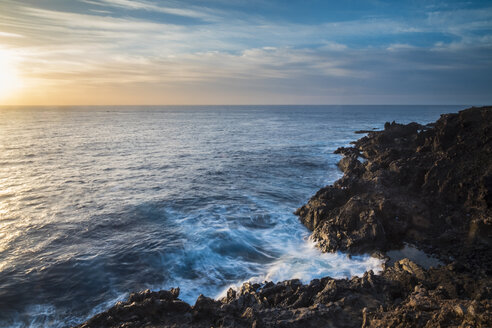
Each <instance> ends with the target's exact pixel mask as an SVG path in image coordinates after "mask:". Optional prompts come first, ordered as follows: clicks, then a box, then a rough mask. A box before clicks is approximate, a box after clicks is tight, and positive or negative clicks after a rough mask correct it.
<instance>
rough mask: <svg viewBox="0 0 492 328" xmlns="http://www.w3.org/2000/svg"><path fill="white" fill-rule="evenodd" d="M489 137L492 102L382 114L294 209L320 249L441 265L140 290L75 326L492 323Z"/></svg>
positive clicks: (491, 164)
mask: <svg viewBox="0 0 492 328" xmlns="http://www.w3.org/2000/svg"><path fill="white" fill-rule="evenodd" d="M491 140H492V108H489V107H483V108H470V109H467V110H464V111H461V112H459V113H458V114H447V115H442V116H441V118H440V119H439V120H438V121H437V122H436V123H434V124H429V125H427V126H422V125H419V124H417V123H411V124H408V125H401V124H397V123H395V122H393V123H386V124H385V129H384V131H376V132H369V134H368V135H367V136H366V137H363V138H362V139H360V140H358V141H357V142H355V143H353V144H354V146H353V147H350V148H339V149H338V150H337V153H339V154H342V155H343V156H344V157H343V158H342V160H341V161H340V163H339V167H340V169H341V170H342V171H343V172H344V176H343V178H341V179H340V180H338V181H337V182H335V184H334V185H333V186H328V187H325V188H322V189H321V190H319V191H318V192H317V193H316V195H315V196H313V197H312V198H311V199H310V200H309V202H308V203H307V204H306V205H304V206H303V207H301V208H300V209H298V210H297V212H296V213H297V214H298V215H299V217H300V219H301V221H302V222H303V223H304V224H305V225H306V226H307V227H308V228H309V229H311V230H313V237H314V238H315V240H316V241H317V242H318V245H319V246H320V248H321V249H322V250H323V251H338V250H341V251H345V252H349V253H362V252H374V254H379V255H380V256H384V252H385V251H388V250H391V249H395V248H399V247H401V246H402V245H403V243H409V244H412V245H414V246H416V247H418V248H420V249H423V250H426V251H427V252H429V253H433V254H435V255H436V256H439V257H440V258H441V260H442V261H443V262H444V263H445V264H444V265H442V266H438V267H436V268H434V267H431V268H428V269H425V268H423V267H421V266H419V265H418V264H416V263H414V262H412V261H410V260H409V259H401V260H399V261H396V262H395V263H394V264H393V265H391V266H386V265H385V267H384V270H383V271H382V273H381V274H380V275H375V274H373V272H372V271H370V272H366V273H365V274H364V276H363V277H353V278H351V279H331V278H329V277H326V278H322V279H315V280H313V281H311V283H310V284H308V285H303V284H301V283H300V281H299V280H289V281H284V282H279V283H276V284H274V283H272V282H265V283H264V284H261V285H260V284H250V283H245V284H243V286H242V287H241V288H240V289H239V290H233V289H230V290H229V291H228V292H227V296H226V297H224V298H222V299H220V300H213V299H210V298H207V297H205V296H203V295H200V297H199V298H198V299H197V301H196V303H195V305H194V306H189V305H188V304H186V303H184V302H182V301H180V300H179V299H178V296H179V289H172V290H170V291H160V292H150V291H144V292H141V293H136V294H132V295H130V297H129V299H128V301H126V302H120V303H118V304H116V305H115V306H114V307H112V308H111V309H109V310H108V311H106V312H104V313H101V314H99V315H97V316H95V317H93V318H92V319H90V320H89V321H87V322H86V323H84V324H82V325H81V326H79V327H84V328H88V327H207V328H208V327H492V278H491V266H492V256H491V247H490V246H491V243H490V241H491V237H492V235H491V230H492V229H491V226H492V216H491V204H492V141H491ZM360 157H363V158H365V159H366V161H365V162H360V161H359V158H360ZM388 263H389V262H388Z"/></svg>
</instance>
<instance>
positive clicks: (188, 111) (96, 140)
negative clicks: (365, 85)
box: [0, 106, 461, 327]
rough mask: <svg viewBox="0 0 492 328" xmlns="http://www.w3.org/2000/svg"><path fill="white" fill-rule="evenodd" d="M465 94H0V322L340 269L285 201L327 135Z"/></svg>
mask: <svg viewBox="0 0 492 328" xmlns="http://www.w3.org/2000/svg"><path fill="white" fill-rule="evenodd" d="M460 108H461V107H456V106H454V107H453V106H443V107H429V106H427V107H425V106H412V107H407V106H396V107H395V106H393V107H391V106H387V107H374V106H343V107H340V106H317V107H316V106H307V107H306V106H290V107H289V106H273V107H248V106H239V107H174V108H173V107H144V108H138V107H88V108H84V107H78V108H0V309H1V310H0V326H2V327H4V326H5V327H29V326H32V327H63V326H67V325H73V324H77V323H80V322H82V321H84V320H85V319H87V318H88V317H89V316H91V315H93V314H95V313H97V312H98V311H102V310H104V309H106V308H108V307H109V306H111V305H112V304H113V303H114V302H116V301H117V300H121V299H123V298H125V297H127V295H128V293H129V292H132V291H137V290H142V289H147V288H150V289H154V290H157V289H162V288H165V289H167V288H171V287H176V286H179V287H180V288H181V298H182V299H183V300H185V301H187V302H190V303H194V301H195V299H196V297H197V296H198V295H199V294H200V293H202V294H205V295H207V296H211V297H219V296H220V295H221V293H223V291H224V290H226V289H227V288H228V287H229V286H237V285H238V284H240V283H241V282H244V281H248V280H251V281H259V282H261V281H264V280H272V281H275V282H276V281H281V280H285V279H292V278H298V279H301V280H302V281H303V282H306V283H308V282H309V281H310V280H311V279H314V278H320V277H324V276H331V277H337V278H341V277H350V276H353V275H362V274H363V273H364V272H365V271H366V270H370V269H372V270H374V271H378V270H379V265H380V263H379V261H378V260H376V259H372V258H370V257H367V256H360V257H352V258H348V257H347V256H345V255H344V254H340V253H339V254H322V253H321V252H319V251H318V250H317V249H316V248H315V247H314V245H313V243H312V242H311V241H310V240H309V238H308V236H309V232H308V231H307V230H306V229H305V228H304V227H303V226H302V225H301V224H300V223H299V221H298V219H297V217H296V216H295V215H293V214H292V212H293V211H294V210H295V209H296V208H297V207H299V206H301V205H302V204H303V203H305V202H306V201H307V200H308V199H309V197H310V196H312V195H313V194H314V193H315V192H316V191H317V190H318V189H319V188H320V187H322V186H324V185H326V184H329V183H331V182H333V181H334V180H336V179H337V178H339V177H340V172H339V171H338V169H337V168H336V162H337V161H338V159H339V157H338V156H337V155H334V154H332V153H333V151H334V150H335V149H336V148H337V147H339V146H343V145H348V143H349V142H350V141H352V140H354V139H357V138H359V137H360V135H356V134H354V133H353V131H354V130H363V129H371V128H373V127H379V128H381V127H382V126H383V124H384V122H385V121H393V120H396V121H400V122H410V121H417V122H431V121H434V120H435V119H437V118H438V117H439V114H440V113H445V112H452V111H457V110H458V109H460Z"/></svg>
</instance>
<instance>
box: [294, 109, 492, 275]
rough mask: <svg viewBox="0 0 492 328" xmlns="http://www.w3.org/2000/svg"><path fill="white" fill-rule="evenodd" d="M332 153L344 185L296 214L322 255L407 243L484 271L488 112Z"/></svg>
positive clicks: (390, 131)
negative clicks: (336, 155) (337, 159)
mask: <svg viewBox="0 0 492 328" xmlns="http://www.w3.org/2000/svg"><path fill="white" fill-rule="evenodd" d="M337 153H340V154H343V155H344V157H343V158H342V160H341V161H340V163H339V167H340V169H341V170H342V171H343V172H344V173H345V175H344V177H343V178H342V179H340V180H338V181H337V182H336V183H335V184H334V185H333V186H328V187H325V188H323V189H322V190H320V191H319V192H318V193H317V194H316V195H315V196H314V197H313V198H311V200H310V201H309V202H308V203H307V204H306V205H304V206H303V207H301V208H300V209H298V210H297V212H296V213H297V214H298V215H299V217H300V219H301V221H302V222H303V223H304V224H305V225H306V226H307V227H308V228H309V229H311V230H313V237H314V238H315V240H317V241H318V243H319V246H320V247H321V248H322V249H323V250H325V251H338V250H340V251H345V252H349V253H364V252H371V251H375V250H389V249H394V248H398V247H400V246H401V245H402V243H403V242H408V243H412V244H418V246H419V247H421V248H424V249H426V250H432V249H439V255H440V256H441V257H442V258H443V259H448V258H450V257H453V258H460V259H462V258H467V259H468V258H470V257H472V258H474V262H477V263H480V262H481V263H488V264H489V265H490V264H492V258H491V257H490V252H488V251H485V250H488V249H489V248H490V242H491V240H490V237H491V231H492V213H491V205H492V108H471V109H468V110H464V111H461V112H459V113H458V114H447V115H442V116H441V118H440V119H439V120H438V121H437V122H436V123H435V124H432V126H422V125H420V124H417V123H410V124H407V125H401V124H397V123H395V122H393V123H386V124H385V129H384V131H377V132H371V133H369V135H368V136H366V137H363V138H361V139H360V140H358V141H357V142H355V143H354V146H353V147H352V148H339V149H338V150H337ZM360 156H361V157H363V158H365V159H366V161H365V162H363V163H362V162H360V161H359V160H358V158H359V157H360ZM457 244H459V247H457ZM470 260H471V259H468V260H467V261H466V262H467V263H469V264H470V265H471V264H472V262H470ZM487 270H488V271H489V272H490V270H491V268H490V267H487Z"/></svg>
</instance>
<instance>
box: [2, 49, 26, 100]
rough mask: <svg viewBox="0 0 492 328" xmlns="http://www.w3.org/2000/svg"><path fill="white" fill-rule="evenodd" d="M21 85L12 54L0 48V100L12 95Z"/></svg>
mask: <svg viewBox="0 0 492 328" xmlns="http://www.w3.org/2000/svg"><path fill="white" fill-rule="evenodd" d="M22 87H23V83H22V79H21V77H20V74H19V71H18V70H17V65H16V62H15V58H14V56H13V54H12V53H10V52H9V51H7V50H4V49H2V48H0V102H4V101H6V100H8V99H10V98H12V97H14V96H15V95H16V94H17V92H18V91H20V89H22Z"/></svg>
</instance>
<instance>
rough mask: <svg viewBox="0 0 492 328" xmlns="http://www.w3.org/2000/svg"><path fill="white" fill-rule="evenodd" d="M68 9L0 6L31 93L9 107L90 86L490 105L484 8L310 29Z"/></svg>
mask: <svg viewBox="0 0 492 328" xmlns="http://www.w3.org/2000/svg"><path fill="white" fill-rule="evenodd" d="M79 5H80V6H79V7H77V8H75V7H74V8H64V9H63V10H62V9H58V8H56V7H55V6H52V7H49V6H45V7H40V6H34V5H32V4H29V3H27V2H24V1H15V2H14V1H9V0H6V2H5V4H4V5H3V8H2V11H1V12H0V44H1V45H2V46H3V47H4V48H6V49H8V50H9V51H10V52H11V53H15V55H16V57H17V58H18V62H19V65H18V67H19V68H20V70H21V71H22V72H21V73H22V75H23V77H24V79H25V80H26V81H27V83H26V85H27V86H31V87H32V89H34V88H36V89H37V90H41V91H39V92H30V93H29V95H30V98H25V99H23V98H22V95H20V96H19V97H18V98H16V99H13V100H12V103H52V102H53V101H51V100H50V99H48V98H49V97H52V98H53V99H62V100H63V103H80V101H81V100H80V98H81V96H80V95H79V94H84V93H85V94H87V90H94V89H95V88H97V89H99V90H107V96H108V98H107V100H106V102H108V103H118V99H120V100H121V101H123V102H124V103H128V102H131V103H143V102H145V103H156V104H157V103H201V102H211V103H225V102H232V103H245V102H249V103H274V102H278V100H279V99H287V100H288V101H289V102H294V103H319V102H325V103H333V102H338V103H360V102H364V101H366V102H370V103H374V102H376V103H387V102H403V103H405V102H413V103H423V102H425V103H443V102H444V103H456V102H459V103H473V102H474V101H478V102H482V101H492V99H489V97H490V95H491V94H492V92H491V91H492V90H490V87H488V86H489V85H492V83H491V82H492V80H491V78H490V76H492V60H491V59H490V58H492V56H491V54H492V33H491V32H490V31H492V14H491V13H492V10H490V8H481V9H467V8H464V9H459V10H457V9H456V8H454V9H453V10H450V11H446V10H443V9H442V8H432V10H431V11H428V12H420V11H418V13H419V15H413V16H409V17H406V18H401V17H394V16H391V15H382V16H370V15H368V16H360V17H355V18H354V19H344V20H331V21H321V22H317V23H315V24H313V23H309V22H308V23H302V22H297V21H295V22H294V21H292V20H289V19H287V18H285V17H282V18H280V19H278V18H276V19H274V18H272V17H262V16H261V15H258V14H256V13H248V12H246V11H241V10H238V9H237V8H235V9H224V8H212V7H204V6H203V5H201V6H200V5H198V4H196V3H191V4H190V3H188V4H185V5H182V6H181V7H179V6H178V5H179V4H178V3H174V2H165V3H163V2H160V3H159V4H157V3H156V2H151V1H141V0H139V1H128V0H99V1H96V0H81V1H79ZM121 10H123V11H121ZM419 10H420V9H419ZM151 13H152V15H151ZM155 13H157V14H164V15H171V16H177V17H185V18H192V19H196V20H197V21H193V22H192V23H190V22H189V21H180V20H176V19H174V18H173V19H171V18H169V19H167V18H166V17H168V16H165V17H161V16H158V17H157V18H156V17H155V16H153V14H155ZM348 18H351V17H348ZM75 88H78V91H77V90H74V89H75ZM28 90H29V89H28V88H27V89H26V94H27V93H28ZM128 90H134V92H135V93H134V98H133V100H131V99H128V96H127V93H128ZM203 90H206V91H207V95H206V97H205V96H204V94H203ZM56 94H60V95H62V94H63V95H67V96H66V97H55V95H56ZM123 94H124V95H125V97H122V95H123ZM190 95H196V96H195V97H190ZM283 96H285V97H283ZM101 97H102V96H100V97H99V96H98V97H94V98H93V99H91V98H86V100H85V102H86V103H94V102H101V101H102V100H101ZM248 99H249V100H248ZM364 99H365V100H364ZM398 99H399V100H398ZM246 100H247V101H246Z"/></svg>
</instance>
